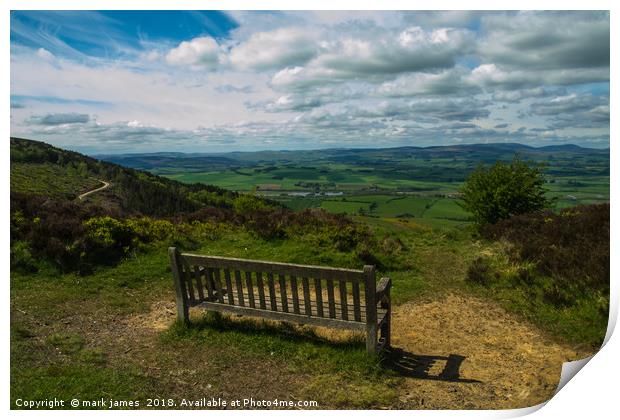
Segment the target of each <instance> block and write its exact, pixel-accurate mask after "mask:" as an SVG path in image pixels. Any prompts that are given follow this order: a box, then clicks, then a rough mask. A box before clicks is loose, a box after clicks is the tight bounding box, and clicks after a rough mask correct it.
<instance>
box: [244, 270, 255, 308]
mask: <svg viewBox="0 0 620 420" xmlns="http://www.w3.org/2000/svg"><path fill="white" fill-rule="evenodd" d="M245 285H246V286H247V289H248V302H250V307H251V308H255V307H256V302H254V285H253V284H252V272H250V271H246V272H245Z"/></svg>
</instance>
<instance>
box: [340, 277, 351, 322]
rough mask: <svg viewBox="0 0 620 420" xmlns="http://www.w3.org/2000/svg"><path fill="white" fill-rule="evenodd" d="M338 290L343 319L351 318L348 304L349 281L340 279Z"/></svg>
mask: <svg viewBox="0 0 620 420" xmlns="http://www.w3.org/2000/svg"><path fill="white" fill-rule="evenodd" d="M338 290H339V291H340V313H341V314H342V319H349V310H348V304H347V283H346V282H345V281H342V280H340V281H339V282H338Z"/></svg>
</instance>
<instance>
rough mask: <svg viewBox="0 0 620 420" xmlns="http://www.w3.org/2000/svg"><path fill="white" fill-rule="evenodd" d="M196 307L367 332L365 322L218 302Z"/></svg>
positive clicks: (200, 304) (204, 303) (202, 303)
mask: <svg viewBox="0 0 620 420" xmlns="http://www.w3.org/2000/svg"><path fill="white" fill-rule="evenodd" d="M196 306H198V307H202V308H205V309H207V310H211V311H218V312H232V313H235V314H238V315H247V316H256V317H260V318H266V319H272V320H276V321H291V322H297V323H301V324H313V325H317V326H322V327H331V328H342V329H346V330H354V331H365V330H366V324H365V323H363V322H354V321H343V320H341V319H331V318H318V317H314V316H306V315H298V314H293V313H290V312H288V313H287V312H273V311H270V310H264V309H255V308H248V307H247V306H235V305H227V304H221V303H217V302H206V301H205V302H201V303H199V304H197V305H196Z"/></svg>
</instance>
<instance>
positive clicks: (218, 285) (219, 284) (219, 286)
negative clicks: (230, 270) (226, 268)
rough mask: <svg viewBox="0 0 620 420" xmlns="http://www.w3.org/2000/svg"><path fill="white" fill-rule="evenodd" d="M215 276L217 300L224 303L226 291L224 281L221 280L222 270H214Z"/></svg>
mask: <svg viewBox="0 0 620 420" xmlns="http://www.w3.org/2000/svg"><path fill="white" fill-rule="evenodd" d="M213 274H214V275H215V290H217V300H218V302H220V303H224V289H223V288H222V279H221V278H220V269H219V268H214V269H213Z"/></svg>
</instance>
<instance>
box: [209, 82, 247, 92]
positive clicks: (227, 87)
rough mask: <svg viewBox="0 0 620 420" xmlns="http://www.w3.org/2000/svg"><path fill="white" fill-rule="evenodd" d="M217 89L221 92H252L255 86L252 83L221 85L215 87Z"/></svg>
mask: <svg viewBox="0 0 620 420" xmlns="http://www.w3.org/2000/svg"><path fill="white" fill-rule="evenodd" d="M215 90H216V91H218V92H220V93H252V92H254V88H253V87H252V86H250V85H246V86H240V87H239V86H233V85H229V84H226V85H219V86H216V87H215Z"/></svg>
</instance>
